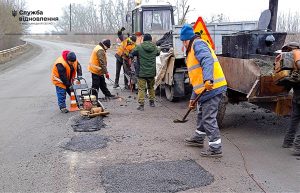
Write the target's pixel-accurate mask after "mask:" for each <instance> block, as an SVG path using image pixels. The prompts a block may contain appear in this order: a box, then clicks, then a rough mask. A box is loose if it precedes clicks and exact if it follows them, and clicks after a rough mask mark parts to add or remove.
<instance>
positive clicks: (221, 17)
mask: <svg viewBox="0 0 300 193" xmlns="http://www.w3.org/2000/svg"><path fill="white" fill-rule="evenodd" d="M206 21H207V23H221V22H229V21H230V20H229V17H226V16H225V15H224V14H223V13H220V14H215V15H212V16H211V18H210V19H207V20H206Z"/></svg>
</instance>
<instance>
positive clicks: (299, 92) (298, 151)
mask: <svg viewBox="0 0 300 193" xmlns="http://www.w3.org/2000/svg"><path fill="white" fill-rule="evenodd" d="M281 50H282V52H293V55H294V61H295V65H294V68H295V70H294V72H295V73H296V74H298V80H296V81H295V82H294V83H292V82H291V85H290V86H292V88H293V100H292V116H291V123H290V127H289V128H288V130H287V131H286V134H285V137H284V141H283V144H282V147H283V148H290V147H292V146H293V144H294V153H293V155H295V156H300V133H299V123H300V79H299V78H300V77H299V74H300V44H299V43H297V42H290V43H288V44H287V45H284V46H283V47H282V49H281ZM295 136H296V138H295Z"/></svg>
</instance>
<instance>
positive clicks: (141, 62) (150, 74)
mask: <svg viewBox="0 0 300 193" xmlns="http://www.w3.org/2000/svg"><path fill="white" fill-rule="evenodd" d="M158 55H159V50H158V49H157V47H156V45H155V44H154V43H152V36H151V35H150V34H145V35H144V40H143V43H141V44H140V45H138V46H136V47H135V49H134V50H133V51H132V53H131V54H130V57H131V58H132V57H134V56H136V57H137V62H136V63H135V65H136V66H135V71H136V75H137V78H138V102H139V106H138V108H137V109H138V110H140V111H143V110H144V102H145V90H146V88H147V89H148V92H149V103H150V107H155V104H154V99H155V91H154V83H155V79H154V77H155V76H156V56H158Z"/></svg>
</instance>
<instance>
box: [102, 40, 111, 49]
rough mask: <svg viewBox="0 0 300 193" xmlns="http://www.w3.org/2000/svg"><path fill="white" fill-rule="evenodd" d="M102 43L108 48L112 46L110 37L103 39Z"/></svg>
mask: <svg viewBox="0 0 300 193" xmlns="http://www.w3.org/2000/svg"><path fill="white" fill-rule="evenodd" d="M102 44H103V45H105V46H106V47H107V48H110V46H111V43H110V40H109V39H106V40H103V41H102Z"/></svg>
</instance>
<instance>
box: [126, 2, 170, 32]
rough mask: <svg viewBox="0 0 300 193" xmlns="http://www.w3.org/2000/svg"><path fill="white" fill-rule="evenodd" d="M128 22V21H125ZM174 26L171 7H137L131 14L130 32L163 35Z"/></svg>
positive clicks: (167, 5) (165, 5) (166, 5)
mask: <svg viewBox="0 0 300 193" xmlns="http://www.w3.org/2000/svg"><path fill="white" fill-rule="evenodd" d="M127 20H128V19H127ZM173 25H174V15H173V7H172V5H170V4H164V5H139V6H137V7H136V8H135V9H134V10H133V11H132V13H131V30H132V31H131V32H132V33H133V34H135V33H136V32H141V33H142V34H145V33H150V34H153V35H155V34H157V35H160V34H162V35H163V34H164V33H166V32H168V31H170V30H171V29H172V26H173Z"/></svg>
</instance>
